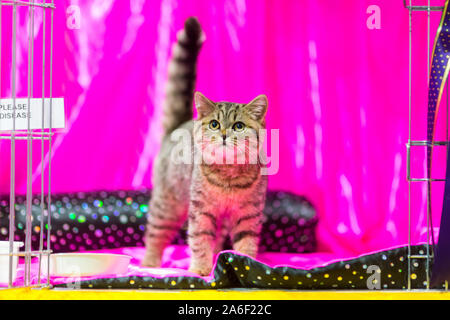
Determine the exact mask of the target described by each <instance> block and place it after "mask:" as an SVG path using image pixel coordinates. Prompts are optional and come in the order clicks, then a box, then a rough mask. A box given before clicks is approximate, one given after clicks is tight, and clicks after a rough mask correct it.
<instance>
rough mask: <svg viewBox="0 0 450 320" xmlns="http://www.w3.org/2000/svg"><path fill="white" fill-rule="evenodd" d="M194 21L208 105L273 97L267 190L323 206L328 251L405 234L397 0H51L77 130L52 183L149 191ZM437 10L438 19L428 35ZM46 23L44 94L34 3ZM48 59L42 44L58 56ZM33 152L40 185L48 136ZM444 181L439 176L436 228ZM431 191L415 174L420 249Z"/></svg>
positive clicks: (421, 167)
mask: <svg viewBox="0 0 450 320" xmlns="http://www.w3.org/2000/svg"><path fill="white" fill-rule="evenodd" d="M435 2H437V3H436V4H442V2H443V1H440V2H438V1H435ZM433 4H434V3H433ZM371 5H377V6H378V8H379V9H380V12H379V13H380V16H379V17H380V19H381V20H380V23H381V24H380V29H370V28H369V27H368V25H367V23H368V20H369V23H370V21H371V20H370V17H371V15H372V14H373V13H370V12H369V13H368V12H367V9H368V7H369V6H371ZM2 11H3V12H2V47H1V50H2V55H1V67H2V68H1V70H2V71H1V80H2V81H1V96H2V97H3V98H6V97H10V96H11V23H12V21H11V8H10V7H3V10H2ZM27 14H28V11H27V9H23V8H21V9H19V10H18V20H17V23H18V27H17V30H18V33H17V37H18V42H17V55H16V57H17V89H18V96H21V97H25V96H26V94H27V85H26V84H27V68H28V65H27V54H28V51H27V35H28V32H27V23H28V16H27ZM191 15H195V16H197V17H198V18H199V20H200V22H201V24H202V25H203V28H204V31H205V34H206V42H205V44H204V47H203V49H202V52H201V54H200V57H199V63H198V83H197V89H198V90H199V91H201V92H202V93H204V94H205V95H206V96H208V97H209V98H211V99H213V100H214V99H216V100H230V101H236V102H248V101H250V100H251V99H252V98H254V97H255V96H256V95H258V94H260V93H265V94H266V95H267V96H268V98H269V112H268V127H269V129H279V130H280V131H279V133H280V134H279V163H280V165H279V171H278V173H277V174H276V175H273V176H270V188H272V189H284V190H288V191H292V192H295V193H298V194H303V195H306V196H307V197H308V198H309V199H311V201H312V202H313V203H314V204H315V206H316V207H317V208H318V214H319V216H320V223H319V229H318V232H319V239H320V240H319V242H320V249H321V250H325V251H332V252H337V253H355V254H358V253H363V252H367V251H370V250H377V249H383V248H386V247H389V246H393V245H399V244H404V243H406V242H407V241H408V183H407V180H406V166H407V158H406V145H405V144H406V143H407V141H408V11H407V10H406V9H404V8H403V4H402V1H392V0H377V1H372V0H370V1H368V0H367V1H366V0H365V1H345V2H344V1H326V0H323V1H317V0H301V1H275V0H273V1H264V2H263V1H260V0H225V1H209V0H208V1H206V0H195V1H179V0H162V1H143V0H130V1H108V0H96V1H83V0H80V1H68V0H61V1H56V9H55V15H54V19H55V20H54V31H55V33H54V58H53V71H54V72H53V96H55V97H64V98H65V107H66V117H67V128H66V130H64V131H60V132H58V133H57V134H56V135H55V137H54V139H53V148H52V178H53V179H52V190H53V192H66V191H90V190H116V189H139V188H142V187H151V178H150V172H151V167H152V161H153V158H154V156H155V154H156V153H157V151H158V147H159V139H160V128H161V123H160V119H161V113H162V110H161V106H162V101H163V99H164V86H165V82H166V74H167V64H168V59H169V57H170V48H171V45H172V43H173V42H174V40H175V34H176V31H177V30H179V29H180V28H181V27H182V25H183V21H184V20H185V19H186V18H187V17H188V16H191ZM440 16H441V14H440V13H435V12H433V13H431V39H434V35H435V33H436V29H437V25H438V22H439V19H440ZM49 18H50V16H49V15H47V16H46V25H47V28H49V21H50V20H49ZM35 23H36V27H35V39H36V44H35V51H36V53H35V58H36V63H35V67H34V69H35V70H34V72H35V76H34V80H35V94H34V95H35V97H41V93H40V92H41V90H42V89H41V88H42V87H41V82H42V81H41V68H42V66H41V64H42V62H41V61H42V46H41V42H42V13H41V10H39V9H37V10H36V18H35ZM413 27H414V29H413V68H412V75H413V83H412V89H413V100H412V107H413V114H412V123H413V125H412V138H413V139H415V140H424V139H425V136H426V93H427V64H426V60H427V46H426V40H427V21H426V13H414V14H413ZM48 37H49V33H47V40H49V39H48ZM48 54H49V48H48V47H47V64H48V63H49V59H48ZM46 89H47V90H46V91H47V93H46V94H47V95H48V87H47V88H46ZM444 104H445V101H444ZM445 116H446V114H445V107H441V116H440V120H439V124H438V130H437V139H438V140H446V139H447V137H446V130H445ZM33 147H34V150H35V151H36V153H35V154H34V155H33V190H34V191H36V192H39V190H40V176H39V174H40V172H41V155H40V144H39V143H35V144H34V146H33ZM435 149H436V150H435V158H434V160H435V163H434V166H433V170H434V171H433V174H434V175H435V177H438V178H442V177H443V176H444V171H445V165H444V161H443V160H444V159H445V148H443V147H442V148H439V147H437V148H435ZM441 149H442V150H441ZM45 154H46V156H48V150H47V149H46V150H45ZM411 155H412V174H413V176H414V177H423V176H424V174H425V163H424V160H425V148H424V147H413V149H412V153H411ZM9 159H10V144H9V142H7V141H3V140H2V141H1V142H0V192H1V193H8V191H9V172H10V167H9V165H10V164H9ZM25 166H26V144H25V143H18V146H17V162H16V167H17V171H16V186H17V191H18V192H19V193H24V192H25V190H26V172H25ZM45 170H46V173H47V170H48V168H47V167H46V168H45ZM442 191H443V188H442V185H440V184H439V183H436V184H435V186H434V188H433V223H434V225H435V226H438V225H439V218H440V208H441V205H442ZM425 192H426V189H425V185H424V184H423V183H419V182H416V183H413V184H412V187H411V196H412V199H413V200H412V207H411V208H412V209H411V210H412V220H411V226H412V234H411V236H412V242H413V243H415V242H418V241H423V240H424V239H425V238H424V236H425V231H424V230H425V226H426V215H425V214H426V193H425Z"/></svg>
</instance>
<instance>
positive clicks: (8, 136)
mask: <svg viewBox="0 0 450 320" xmlns="http://www.w3.org/2000/svg"><path fill="white" fill-rule="evenodd" d="M54 9H55V6H54V0H51V1H48V0H41V1H40V2H37V1H34V0H30V1H15V0H9V1H4V0H1V1H0V44H1V45H2V46H3V41H2V33H3V30H2V15H3V14H5V13H6V14H7V13H9V12H6V11H10V10H11V11H10V13H11V15H12V18H11V19H12V32H11V33H12V34H11V47H12V48H11V51H12V53H11V60H12V61H11V97H8V98H12V101H13V117H12V123H13V127H12V130H10V131H5V132H0V139H2V140H8V141H10V143H11V159H10V167H11V173H10V195H9V199H10V200H9V253H7V254H2V255H7V256H9V281H8V288H17V287H40V288H42V287H50V286H51V285H50V277H49V274H50V253H51V252H52V251H51V241H50V235H51V214H50V213H49V212H48V211H50V212H51V210H52V203H51V201H52V200H51V192H52V190H51V145H52V137H53V134H54V133H53V130H52V99H53V97H52V81H53V78H52V73H53V69H52V68H53V15H54ZM18 10H28V28H27V29H28V48H27V50H28V80H27V82H28V83H27V90H28V93H27V97H26V98H27V101H28V106H30V102H31V99H36V98H37V99H42V128H40V129H31V128H30V114H31V111H29V108H28V116H27V118H28V120H27V127H28V128H27V130H16V116H15V110H16V99H17V92H16V81H17V65H16V47H17V14H18ZM36 10H42V39H37V38H38V37H37V36H36V38H35V34H34V28H35V11H36ZM47 15H49V16H50V17H49V18H48V17H47ZM47 19H50V22H49V23H50V31H49V32H50V35H49V39H48V38H47V36H48V35H47V30H46V29H47V26H46V24H47V23H48V21H46V20H47ZM38 40H42V61H41V63H42V78H41V79H42V93H41V94H42V96H41V97H36V98H35V93H34V91H33V89H34V65H35V64H38V63H39V62H38V61H35V58H34V44H35V42H36V41H38ZM47 46H48V47H49V48H48V51H49V52H48V55H49V57H48V61H49V63H48V64H47V52H46V49H47V48H46V47H47ZM0 61H1V53H0ZM1 72H2V71H1V64H0V74H1ZM46 73H48V77H46ZM46 85H48V88H46ZM1 88H2V83H1V77H0V92H1ZM46 89H47V91H48V97H47V98H46V97H45V93H46ZM46 99H49V103H50V115H49V117H50V119H49V127H48V128H46V127H45V125H44V124H45V118H44V117H45V116H44V102H45V100H46ZM35 140H38V141H40V142H41V164H42V168H41V174H40V175H41V177H40V178H41V188H40V229H39V249H38V250H34V251H33V250H32V246H31V238H32V207H33V189H32V154H33V141H35ZM20 141H26V142H27V143H26V145H27V166H26V172H27V173H26V174H27V190H26V225H25V229H24V232H25V250H24V251H20V252H14V247H13V244H14V238H15V237H14V235H15V232H16V230H15V216H16V214H17V213H16V210H15V203H16V184H15V182H16V181H15V177H16V164H15V162H16V159H15V152H16V143H17V142H19V143H20ZM46 145H47V147H48V152H49V157H48V162H47V168H48V169H47V172H48V174H45V159H44V154H45V153H44V150H45V147H46ZM45 183H47V186H48V189H47V190H44V188H45ZM45 220H46V225H44V221H45ZM45 232H46V236H45V237H46V246H45V248H44V233H45ZM14 257H17V259H19V257H23V258H24V260H25V264H24V277H23V283H21V284H20V283H19V284H17V283H14V282H13V274H12V273H13V269H15V268H13V261H14ZM35 257H37V258H38V259H39V268H38V274H37V280H35V281H33V279H32V274H31V264H32V258H35ZM44 258H46V260H47V264H46V269H47V271H46V275H47V276H46V280H45V281H44V279H43V274H44V270H43V269H44V266H45V264H44V263H43V262H44Z"/></svg>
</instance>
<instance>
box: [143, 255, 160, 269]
mask: <svg viewBox="0 0 450 320" xmlns="http://www.w3.org/2000/svg"><path fill="white" fill-rule="evenodd" d="M141 265H142V266H143V267H148V268H159V267H160V266H161V258H159V257H157V256H155V255H152V254H146V255H145V256H144V259H142V261H141Z"/></svg>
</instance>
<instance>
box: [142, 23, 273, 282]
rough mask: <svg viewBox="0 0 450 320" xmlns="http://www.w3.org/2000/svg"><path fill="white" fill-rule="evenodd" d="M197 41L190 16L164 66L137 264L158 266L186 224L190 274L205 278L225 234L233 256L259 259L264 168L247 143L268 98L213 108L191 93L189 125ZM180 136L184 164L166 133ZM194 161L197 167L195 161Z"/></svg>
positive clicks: (261, 125)
mask: <svg viewBox="0 0 450 320" xmlns="http://www.w3.org/2000/svg"><path fill="white" fill-rule="evenodd" d="M202 42H203V33H202V30H201V27H200V25H199V23H198V21H197V20H196V19H195V18H189V19H188V20H186V22H185V27H184V29H183V30H182V31H180V32H179V33H178V41H177V43H176V44H175V46H174V48H173V57H172V60H171V62H170V65H169V82H168V87H167V90H166V102H165V106H164V120H163V126H164V138H163V141H162V144H161V149H160V152H159V154H158V156H157V157H156V159H155V162H154V167H153V194H152V199H151V201H150V214H149V217H148V224H147V228H146V232H145V236H144V241H145V243H146V254H145V257H144V259H143V261H142V264H143V265H144V266H148V267H159V266H160V264H161V256H162V253H163V250H164V248H165V247H166V246H167V245H169V244H170V243H171V241H172V240H173V238H174V236H175V235H176V234H177V232H178V231H179V229H180V228H181V227H182V225H183V224H184V222H185V221H186V220H187V221H188V243H189V247H190V250H191V253H192V254H191V261H190V268H189V271H191V272H195V273H197V274H199V275H203V276H205V275H208V274H209V273H210V272H211V269H212V266H213V265H212V264H213V257H214V254H215V253H218V252H219V251H220V250H222V245H223V242H224V240H225V237H226V236H227V235H230V238H231V240H232V243H233V249H234V250H237V251H239V252H241V253H243V254H247V255H249V256H252V257H254V256H255V255H256V253H257V250H258V240H259V233H260V230H261V223H262V211H263V208H264V204H265V197H266V189H267V176H265V175H262V174H261V169H262V168H263V167H264V166H263V164H261V162H260V161H259V158H258V159H256V161H250V157H251V156H252V155H254V153H255V149H254V148H251V147H249V142H250V144H251V142H252V141H256V142H257V145H258V148H259V140H260V134H259V132H260V131H259V130H260V129H263V128H264V127H265V114H266V110H267V98H266V96H264V95H260V96H258V97H257V98H255V99H254V100H252V101H251V102H250V103H248V104H239V103H231V102H213V101H211V100H209V99H208V98H206V97H205V96H204V95H202V94H201V93H198V92H197V93H196V94H195V106H196V108H197V113H198V117H197V121H193V120H192V117H193V115H192V107H191V105H192V100H193V96H194V95H193V89H194V86H195V78H196V76H195V73H196V62H197V56H198V53H199V50H200V47H201V45H202ZM179 130H184V131H188V132H190V133H191V137H192V138H191V141H190V142H191V144H192V146H193V152H192V160H193V161H191V162H190V163H189V162H188V163H177V162H175V161H172V158H171V156H172V152H173V150H174V148H175V146H176V145H177V142H176V141H173V140H174V139H172V138H171V134H172V133H174V132H175V131H179ZM258 148H257V149H258ZM258 150H259V149H258ZM226 152H230V153H231V154H232V157H231V158H232V159H234V160H236V158H237V157H238V156H241V157H242V155H244V161H237V162H236V161H234V162H232V163H230V161H229V160H230V159H228V157H227V158H226V159H225V156H223V157H222V155H225V153H226ZM198 155H200V160H201V161H195V159H198V158H197V157H196V156H198ZM222 160H225V161H222Z"/></svg>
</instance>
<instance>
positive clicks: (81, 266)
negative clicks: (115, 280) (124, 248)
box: [50, 253, 131, 277]
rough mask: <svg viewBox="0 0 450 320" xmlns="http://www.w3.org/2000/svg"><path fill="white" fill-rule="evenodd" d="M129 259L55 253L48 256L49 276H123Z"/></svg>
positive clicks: (89, 254) (120, 256) (108, 255)
mask: <svg viewBox="0 0 450 320" xmlns="http://www.w3.org/2000/svg"><path fill="white" fill-rule="evenodd" d="M130 260H131V257H130V256H127V255H123V254H109V253H55V254H51V255H50V275H51V276H58V277H86V276H96V275H115V274H123V273H126V272H127V271H128V265H129V264H130Z"/></svg>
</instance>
